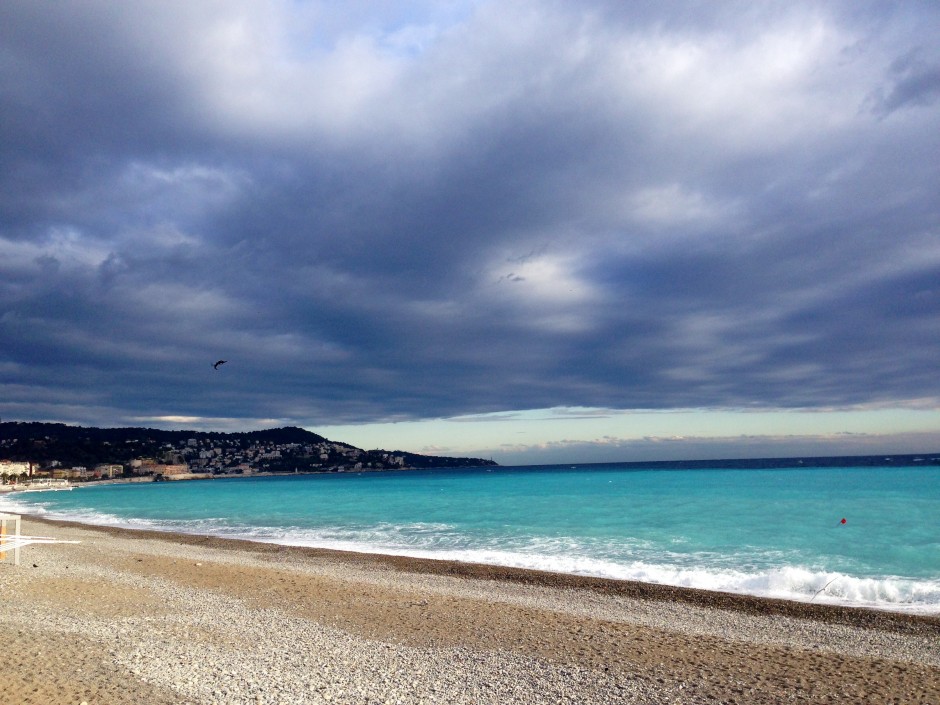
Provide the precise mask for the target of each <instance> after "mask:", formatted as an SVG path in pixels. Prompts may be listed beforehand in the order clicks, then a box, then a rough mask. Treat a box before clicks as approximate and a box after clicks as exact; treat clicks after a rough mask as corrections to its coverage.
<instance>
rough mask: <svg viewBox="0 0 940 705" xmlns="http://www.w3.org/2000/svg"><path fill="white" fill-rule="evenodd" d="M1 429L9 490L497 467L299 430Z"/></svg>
mask: <svg viewBox="0 0 940 705" xmlns="http://www.w3.org/2000/svg"><path fill="white" fill-rule="evenodd" d="M0 432H2V435H0V482H2V484H3V485H7V486H9V485H16V484H23V485H28V484H32V483H37V482H42V481H45V482H48V481H59V482H62V481H68V482H88V481H100V480H115V479H124V480H134V479H139V480H182V479H203V478H213V477H225V476H232V475H258V474H283V473H300V472H320V473H327V472H368V471H388V470H408V469H415V468H423V467H473V466H486V465H495V463H493V461H491V460H483V459H480V458H450V457H440V456H427V455H418V454H415V453H407V452H404V451H385V450H362V449H360V448H356V447H354V446H352V445H349V444H347V443H341V442H335V441H331V440H329V439H326V438H324V437H322V436H319V435H317V434H315V433H312V432H310V431H306V430H304V429H300V428H293V427H288V428H281V429H270V430H267V431H255V432H245V433H206V432H186V431H160V430H155V429H143V428H121V429H96V428H82V427H73V426H64V425H62V424H39V423H21V422H7V423H3V424H0Z"/></svg>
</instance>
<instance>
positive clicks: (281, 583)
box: [0, 517, 940, 705]
mask: <svg viewBox="0 0 940 705" xmlns="http://www.w3.org/2000/svg"><path fill="white" fill-rule="evenodd" d="M24 533H27V534H39V535H51V536H55V537H57V538H60V539H71V540H79V541H81V543H79V544H51V545H41V546H39V545H37V546H28V547H26V548H25V549H23V554H24V557H23V559H22V565H21V566H19V567H16V568H14V567H13V566H12V563H11V561H9V560H7V561H6V562H3V563H0V589H3V591H4V594H5V595H6V596H7V597H6V599H4V600H3V601H0V624H2V625H3V632H4V633H5V634H9V635H12V641H13V642H14V644H13V645H14V647H16V646H17V645H19V646H20V647H21V648H20V649H17V648H14V649H12V651H8V653H13V654H17V653H20V652H22V663H19V664H16V663H14V664H11V667H10V668H8V669H6V670H5V671H4V672H3V675H0V693H16V697H17V698H18V699H17V700H13V701H10V702H11V703H12V702H17V703H24V704H25V703H31V704H35V705H45V704H46V703H53V702H55V703H59V702H75V703H79V702H81V701H82V700H84V701H85V702H87V703H88V705H93V704H94V703H122V702H144V701H146V702H153V703H161V702H167V703H169V702H175V703H179V702H191V703H200V704H201V703H209V702H224V703H249V702H250V703H268V702H270V703H281V702H285V703H294V702H296V703H308V702H309V703H321V702H333V703H336V702H349V703H360V702H361V703H367V702H368V703H371V702H377V703H384V702H386V701H388V702H402V703H411V702H426V703H437V702H440V703H445V702H467V703H470V702H492V703H497V702H499V703H513V702H519V703H523V702H525V703H528V702H532V703H539V702H579V703H593V702H597V703H600V702H638V703H646V702H649V703H653V702H683V703H685V702H689V703H698V702H702V703H704V702H714V701H715V700H716V699H717V701H719V702H733V701H736V702H747V703H772V702H782V701H793V702H800V701H802V702H820V701H826V702H858V701H864V700H868V701H879V702H890V701H891V700H892V699H894V700H896V701H899V702H935V701H940V650H938V649H937V646H936V645H937V643H938V641H940V618H938V617H934V616H922V615H910V614H903V613H894V612H886V611H881V610H867V609H861V608H849V607H839V606H831V605H821V604H812V603H800V602H789V601H785V600H775V599H767V598H757V597H750V596H746V595H738V594H728V593H712V592H707V591H703V590H695V589H688V588H674V587H669V586H662V585H652V584H645V583H632V582H626V581H617V580H608V579H600V578H587V577H581V576H572V575H564V574H555V573H545V572H540V571H532V570H524V569H514V568H500V567H496V566H488V565H477V564H467V563H456V562H451V561H439V560H429V559H414V558H404V557H398V556H388V555H381V554H360V553H345V552H342V551H333V550H326V549H310V548H301V547H285V546H278V545H274V544H265V543H254V542H250V541H243V540H237V539H222V538H214V537H205V536H197V535H188V534H171V533H163V532H150V531H141V530H131V529H118V528H112V527H97V526H88V525H81V524H77V523H70V522H60V521H51V520H45V519H41V518H38V517H24ZM70 641H71V642H72V643H73V646H72V647H71V648H68V649H66V652H65V654H64V655H60V656H52V657H50V654H53V655H54V654H56V653H57V652H59V651H61V650H62V649H63V648H64V647H63V646H62V645H63V644H64V643H69V642H70ZM86 642H87V644H86V646H87V647H88V650H89V651H88V653H91V654H95V655H96V657H95V660H94V662H92V661H90V660H89V661H88V662H86V659H85V658H84V657H83V658H78V659H73V660H72V661H70V660H69V659H68V658H66V657H67V656H68V654H69V653H73V654H74V652H75V648H74V643H86ZM39 652H41V653H43V654H45V655H46V659H45V660H44V659H37V658H36V657H35V654H36V653H39ZM82 653H85V650H84V649H83V650H82ZM206 653H208V654H210V655H211V658H208V659H207V658H206V657H205V656H199V654H206ZM31 655H32V656H31ZM89 658H90V657H89ZM14 660H15V659H14ZM73 661H74V663H73ZM99 662H101V663H99ZM102 663H103V664H104V665H102ZM82 664H84V666H82ZM96 664H97V665H96ZM259 664H261V665H265V664H266V665H265V666H264V668H261V670H258V669H259ZM77 668H80V669H82V670H81V671H76V669H77ZM272 669H273V670H272ZM89 671H91V672H92V675H91V676H90V677H89V675H88V673H89ZM274 672H276V674H277V677H276V678H273V679H272V678H271V677H270V676H271V674H272V673H274ZM83 679H84V680H87V681H88V685H85V684H84V680H83ZM83 688H84V690H83ZM70 689H71V690H70ZM122 698H124V699H122ZM3 702H4V703H6V702H7V701H6V700H4V701H3Z"/></svg>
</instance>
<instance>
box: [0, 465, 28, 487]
mask: <svg viewBox="0 0 940 705" xmlns="http://www.w3.org/2000/svg"><path fill="white" fill-rule="evenodd" d="M32 474H33V464H32V463H25V462H23V463H20V462H16V461H13V460H0V477H2V478H3V481H4V482H6V479H7V478H8V477H10V478H12V477H19V476H21V475H25V476H26V477H30V476H32Z"/></svg>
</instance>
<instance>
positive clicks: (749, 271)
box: [0, 1, 940, 425]
mask: <svg viewBox="0 0 940 705" xmlns="http://www.w3.org/2000/svg"><path fill="white" fill-rule="evenodd" d="M729 8H730V6H721V7H715V6H713V5H712V4H710V3H709V4H698V3H667V4H661V5H657V6H656V8H655V9H647V10H638V9H636V8H633V7H631V6H625V5H623V4H622V3H612V4H604V3H597V4H583V3H582V4H579V5H578V6H577V8H572V7H571V6H569V5H567V4H560V3H552V2H544V3H542V2H527V3H513V4H508V5H507V4H498V5H497V4H488V3H466V4H456V5H452V6H450V7H449V8H448V9H447V10H446V11H443V10H440V8H438V7H436V5H434V6H429V7H427V8H422V7H420V6H410V7H409V8H407V10H406V9H403V6H398V5H395V4H387V5H384V6H381V7H380V8H379V9H377V10H371V11H367V10H366V9H362V8H360V9H358V10H357V9H355V8H352V9H349V10H347V11H346V12H345V13H344V12H339V11H334V10H331V9H330V8H329V7H328V6H323V5H319V4H317V3H308V4H303V5H297V4H293V3H286V2H283V3H282V2H275V1H272V2H266V3H258V2H244V3H239V2H235V3H231V2H226V3H212V2H206V3H170V2H160V3H138V4H134V5H133V6H130V5H126V4H123V3H113V2H96V3H57V4H40V3H32V2H11V3H6V4H4V6H3V7H2V8H0V43H2V45H0V100H2V106H3V116H2V123H0V125H2V128H0V129H2V135H0V159H2V163H3V164H4V168H3V170H2V171H0V341H2V345H0V384H2V385H3V386H2V389H3V398H2V400H0V415H3V416H7V417H17V418H46V419H59V420H66V421H76V422H93V423H102V424H104V423H107V424H117V423H130V422H132V421H133V420H135V419H140V418H151V419H156V418H161V417H165V418H166V419H167V420H166V421H165V423H173V421H172V418H186V419H188V420H189V421H187V425H198V424H204V425H212V424H216V425H224V424H226V423H230V422H229V421H226V420H228V419H244V420H245V423H253V422H255V421H259V422H260V421H261V420H277V421H289V422H293V423H299V424H307V425H317V424H324V423H339V422H357V421H370V420H396V419H409V418H420V417H437V416H449V415H458V414H469V413H476V412H493V411H511V410H514V409H532V408H544V407H555V406H579V407H605V408H669V407H723V406H734V407H775V406H783V407H789V406H799V407H816V406H829V405H839V404H867V403H875V402H877V403H899V404H905V403H913V401H915V400H923V399H925V398H928V399H934V400H935V399H936V398H937V397H938V396H940V390H938V382H937V375H936V374H935V366H934V364H933V362H932V360H933V359H934V351H936V349H937V346H938V343H940V325H937V324H938V318H940V315H938V314H940V289H938V286H937V284H936V282H937V281H940V244H938V243H940V232H938V229H940V218H938V215H940V212H938V205H937V204H938V203H940V188H938V187H940V179H938V169H940V167H938V164H937V159H936V154H938V153H940V130H938V127H940V124H938V123H940V110H938V101H937V96H938V89H937V86H938V83H937V80H936V79H937V67H938V66H940V55H938V54H937V50H936V47H935V41H933V37H932V33H931V29H930V28H931V27H932V26H936V22H937V20H938V19H940V12H938V10H937V9H936V8H935V7H934V6H933V5H932V4H908V5H904V6H898V7H892V8H882V6H881V5H880V4H870V5H858V4H855V3H851V4H845V5H838V4H830V5H825V6H819V5H818V4H816V3H807V4H797V3H781V4H779V5H769V4H768V5H760V6H750V5H749V6H747V8H746V9H744V10H742V9H741V8H740V7H739V8H737V9H736V10H735V11H733V12H732V11H731V10H730V9H729ZM220 357H222V358H225V359H228V360H230V363H229V364H227V365H226V366H225V367H224V368H221V369H220V370H217V371H215V370H212V368H211V366H210V363H211V362H213V361H214V360H216V359H219V358H220ZM919 403H923V402H922V401H921V402H919ZM200 419H206V421H200Z"/></svg>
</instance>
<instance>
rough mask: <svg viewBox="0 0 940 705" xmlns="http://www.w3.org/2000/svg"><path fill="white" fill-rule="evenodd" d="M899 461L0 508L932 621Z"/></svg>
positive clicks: (254, 486)
mask: <svg viewBox="0 0 940 705" xmlns="http://www.w3.org/2000/svg"><path fill="white" fill-rule="evenodd" d="M903 457H904V459H905V460H904V461H903V463H902V462H899V461H898V460H897V459H895V458H893V457H881V459H880V463H881V464H878V460H879V458H878V456H867V457H866V458H867V459H866V460H861V459H858V458H856V459H854V461H855V464H848V465H845V464H835V459H803V464H799V462H798V461H797V460H796V459H765V460H763V461H762V460H742V461H675V462H673V463H668V462H655V463H615V464H598V463H592V464H589V465H577V464H575V465H570V464H569V465H561V466H559V465H542V466H515V467H512V466H509V467H503V466H498V467H489V468H474V469H438V470H435V469H431V470H411V471H393V472H363V473H331V474H299V475H284V476H266V477H233V478H226V479H216V480H211V481H191V482H163V483H134V484H111V485H90V486H79V487H77V488H76V489H75V490H74V491H71V492H43V493H8V494H6V495H2V496H0V511H10V512H18V513H22V514H34V515H39V516H43V517H45V518H49V519H60V520H73V521H79V522H83V523H87V524H94V525H104V526H121V527H128V528H136V529H150V530H161V531H176V532H183V533H189V534H199V535H212V536H220V537H228V538H241V539H249V540H253V541H261V542H267V543H276V544H283V545H292V546H310V547H319V548H330V549H339V550H348V551H358V552H364V553H386V554H395V555H404V556H412V557H418V558H433V559H447V560H457V561H464V562H472V563H485V564H493V565H503V566H512V567H520V568H528V569H537V570H546V571H552V572H559V573H569V574H576V575H588V576H597V577H605V578H614V579H620V580H636V581H642V582H649V583H657V584H665V585H674V586H680V587H692V588H701V589H706V590H715V591H727V592H734V593H744V594H751V595H757V596H764V597H776V598H784V599H792V600H799V601H813V602H818V603H828V604H840V605H848V606H857V607H872V608H878V609H888V610H892V611H901V612H912V613H923V614H937V613H940V522H937V521H936V517H937V516H940V482H938V480H940V467H938V466H937V465H936V464H935V463H936V462H937V458H936V454H927V455H924V456H903ZM813 460H815V461H816V462H815V464H814V463H813V462H812V461H813ZM842 460H843V461H847V462H848V461H849V460H850V459H842ZM761 462H763V463H764V465H761V464H760V463H761ZM784 463H786V464H784ZM826 463H828V465H827V464H826ZM932 463H933V464H932ZM774 464H775V465H774Z"/></svg>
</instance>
